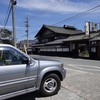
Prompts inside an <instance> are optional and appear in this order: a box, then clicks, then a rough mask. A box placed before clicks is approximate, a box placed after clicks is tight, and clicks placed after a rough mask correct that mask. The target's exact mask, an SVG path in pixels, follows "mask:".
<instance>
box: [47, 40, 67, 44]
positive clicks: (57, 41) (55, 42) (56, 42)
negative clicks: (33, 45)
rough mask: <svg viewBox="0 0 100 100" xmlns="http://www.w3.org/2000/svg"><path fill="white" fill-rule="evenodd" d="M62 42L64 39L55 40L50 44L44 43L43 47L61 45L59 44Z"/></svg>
mask: <svg viewBox="0 0 100 100" xmlns="http://www.w3.org/2000/svg"><path fill="white" fill-rule="evenodd" d="M64 40H65V39H59V40H55V41H52V42H48V43H45V45H50V44H61V43H63V41H64Z"/></svg>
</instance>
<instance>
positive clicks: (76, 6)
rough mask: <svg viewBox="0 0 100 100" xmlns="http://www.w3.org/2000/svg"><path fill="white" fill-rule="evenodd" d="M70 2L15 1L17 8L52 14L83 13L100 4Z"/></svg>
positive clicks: (63, 0)
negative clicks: (46, 11) (45, 11)
mask: <svg viewBox="0 0 100 100" xmlns="http://www.w3.org/2000/svg"><path fill="white" fill-rule="evenodd" d="M78 1H80V2H72V1H71V0H17V2H18V3H17V6H18V7H21V8H24V9H29V10H34V9H38V10H48V11H52V12H60V13H70V12H83V11H85V10H88V9H90V8H92V7H94V6H97V5H98V4H100V1H99V0H91V1H90V2H87V1H86V2H82V1H84V0H78Z"/></svg>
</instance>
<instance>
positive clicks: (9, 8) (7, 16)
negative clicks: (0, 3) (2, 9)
mask: <svg viewBox="0 0 100 100" xmlns="http://www.w3.org/2000/svg"><path fill="white" fill-rule="evenodd" d="M10 13H11V6H10V2H9V5H8V10H7V13H6V17H5V21H4V29H5V27H6V25H7V23H8V19H9V16H10Z"/></svg>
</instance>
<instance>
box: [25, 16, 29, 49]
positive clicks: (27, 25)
mask: <svg viewBox="0 0 100 100" xmlns="http://www.w3.org/2000/svg"><path fill="white" fill-rule="evenodd" d="M25 23H26V25H25V27H26V30H25V32H26V33H27V48H28V47H29V41H28V32H29V30H28V27H29V24H28V23H29V20H28V17H26V21H25Z"/></svg>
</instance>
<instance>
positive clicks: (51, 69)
mask: <svg viewBox="0 0 100 100" xmlns="http://www.w3.org/2000/svg"><path fill="white" fill-rule="evenodd" d="M55 71H58V72H60V73H61V69H60V68H59V67H58V66H52V67H46V68H44V69H43V70H41V72H40V73H39V75H38V79H37V83H36V84H37V88H38V89H39V88H40V85H41V82H42V79H43V77H44V75H45V74H46V73H49V72H55ZM61 75H62V73H61Z"/></svg>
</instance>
